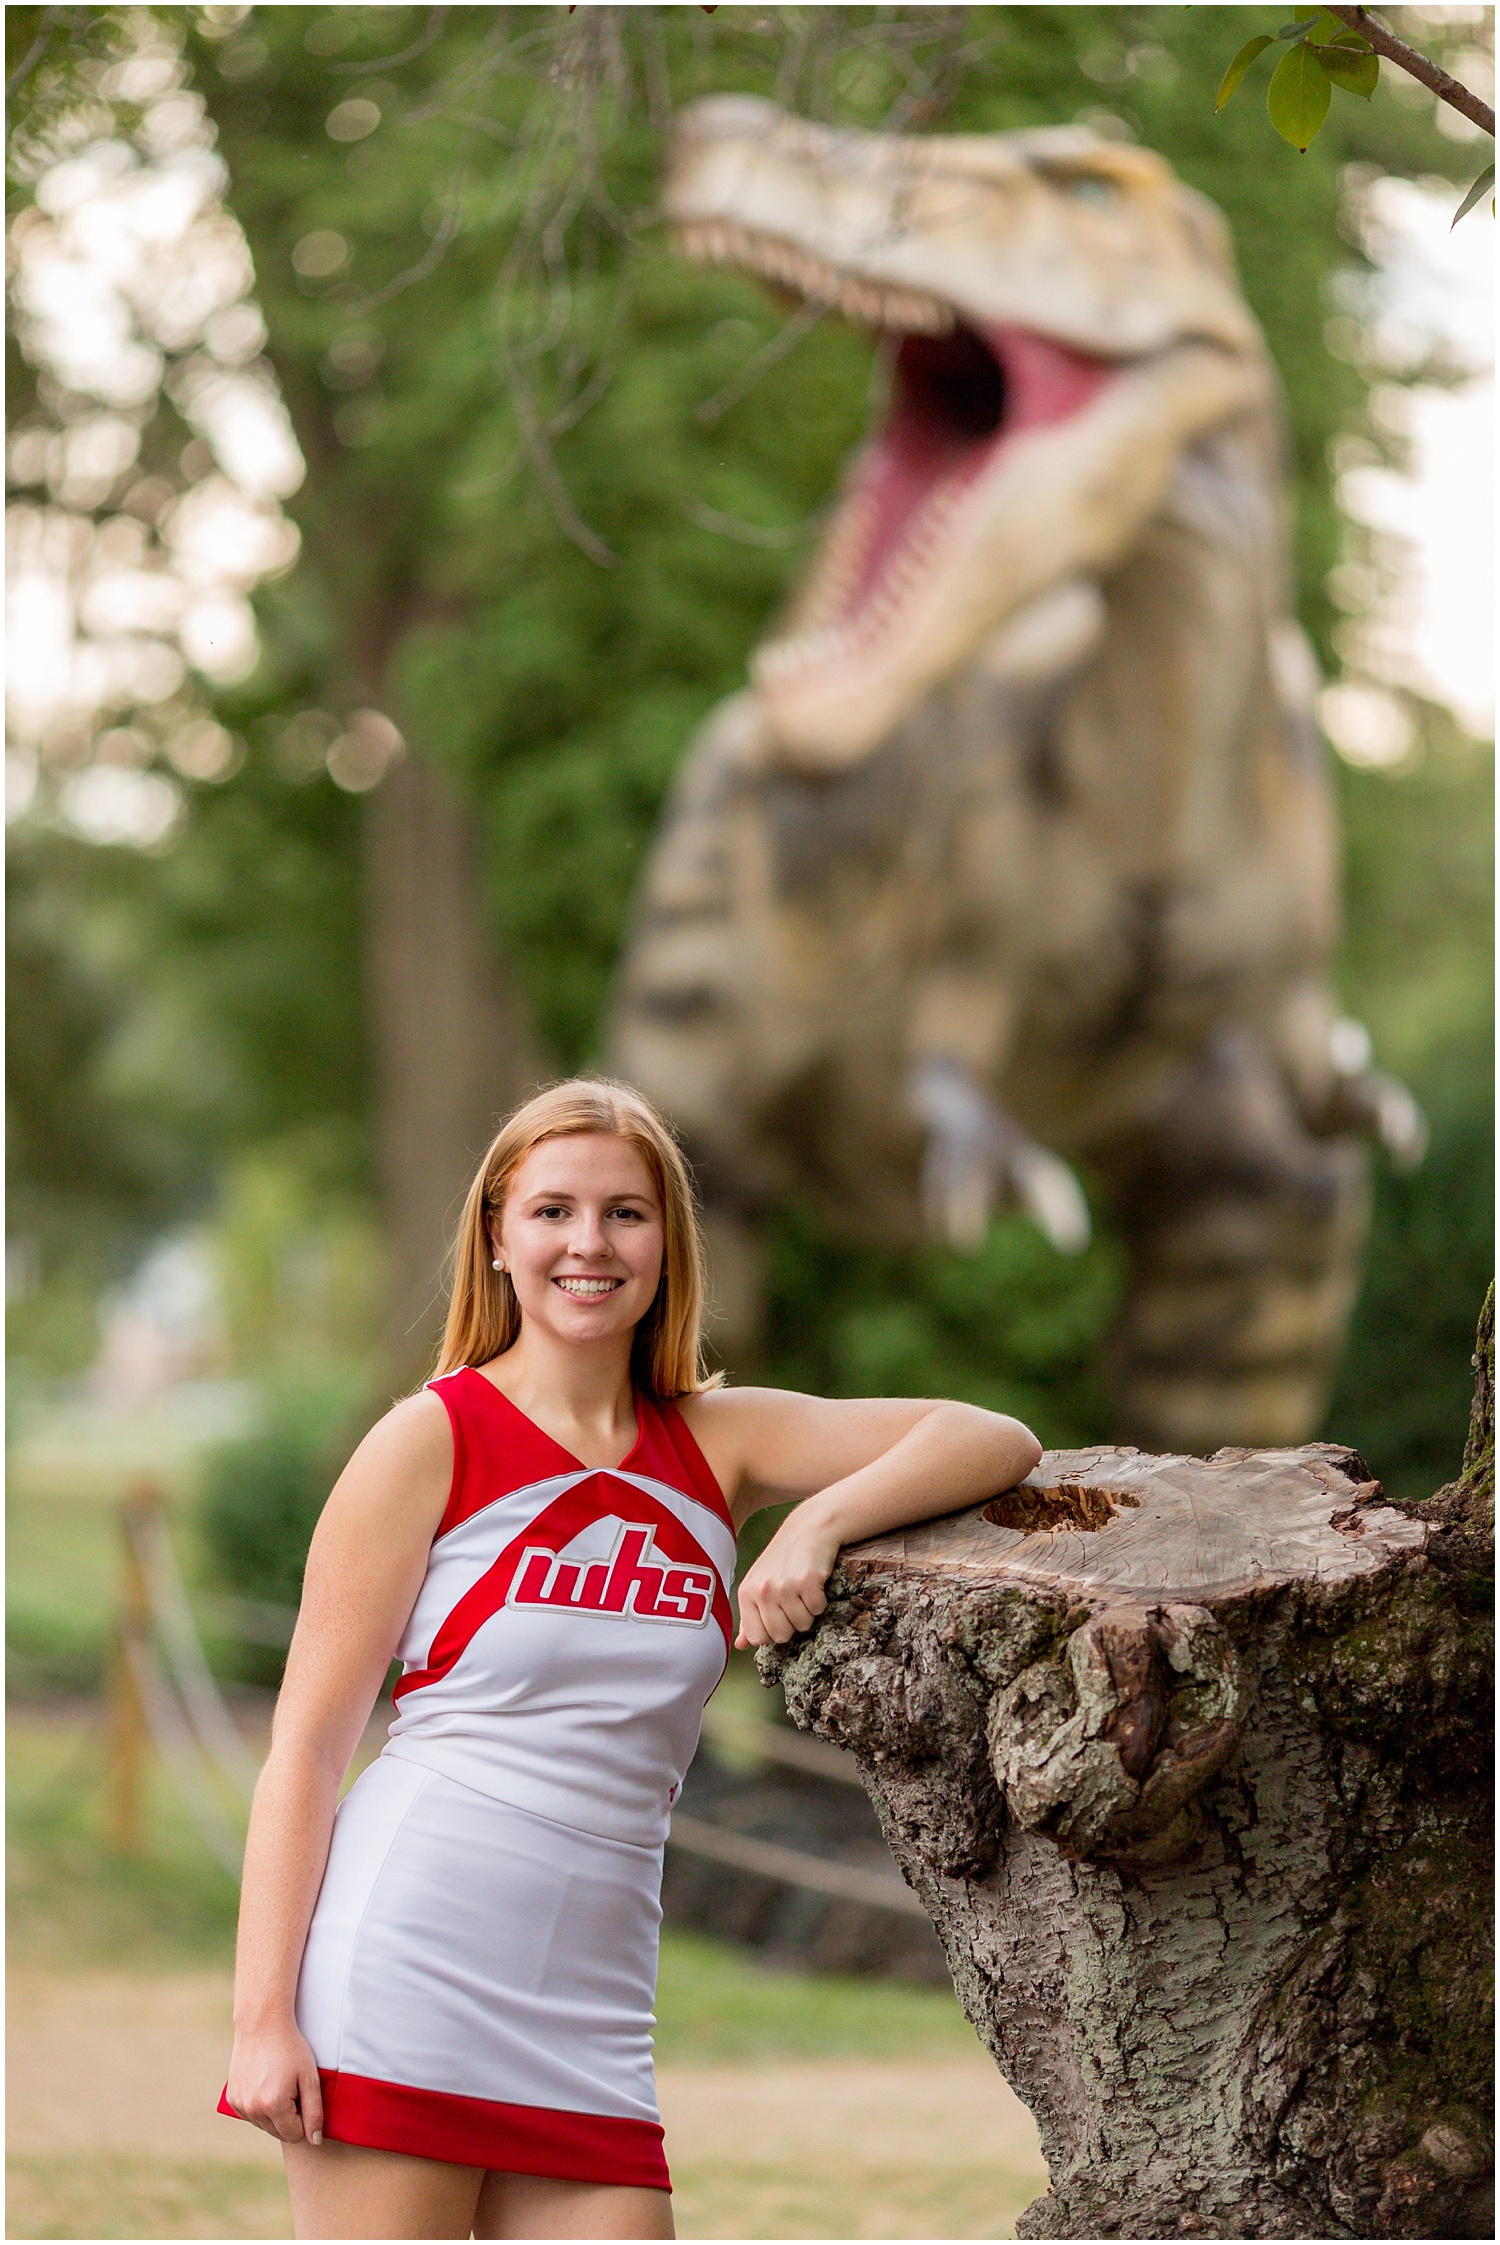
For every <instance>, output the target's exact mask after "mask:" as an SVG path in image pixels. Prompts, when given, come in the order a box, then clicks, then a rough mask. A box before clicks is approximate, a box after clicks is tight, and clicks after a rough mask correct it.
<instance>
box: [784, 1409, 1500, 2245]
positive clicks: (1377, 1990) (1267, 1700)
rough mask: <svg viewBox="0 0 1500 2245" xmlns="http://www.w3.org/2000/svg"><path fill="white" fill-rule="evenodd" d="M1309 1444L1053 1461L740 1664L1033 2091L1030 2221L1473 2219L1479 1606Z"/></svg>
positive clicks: (1354, 1459)
mask: <svg viewBox="0 0 1500 2245" xmlns="http://www.w3.org/2000/svg"><path fill="white" fill-rule="evenodd" d="M1433 1506H1434V1508H1435V1509H1434V1510H1433V1513H1432V1516H1431V1517H1428V1518H1424V1517H1422V1516H1421V1515H1422V1512H1423V1508H1420V1507H1419V1508H1413V1509H1411V1510H1407V1509H1403V1508H1399V1507H1396V1506H1393V1505H1390V1504H1387V1503H1386V1502H1384V1501H1383V1498H1382V1492H1381V1490H1380V1487H1379V1485H1378V1483H1376V1482H1375V1480H1374V1479H1373V1477H1372V1476H1371V1474H1370V1472H1369V1470H1368V1468H1367V1467H1366V1465H1365V1464H1364V1462H1363V1460H1362V1459H1360V1458H1359V1457H1358V1456H1357V1454H1356V1453H1355V1452H1353V1451H1351V1450H1348V1449H1344V1448H1340V1447H1338V1446H1336V1445H1332V1444H1326V1443H1314V1444H1310V1445H1308V1446H1307V1447H1305V1448H1302V1449H1297V1450H1258V1451H1245V1450H1221V1451H1220V1452H1218V1453H1217V1455H1216V1456H1214V1457H1212V1458H1207V1459H1203V1458H1192V1457H1164V1458H1159V1457H1151V1456H1148V1455H1146V1454H1144V1453H1142V1452H1140V1451H1136V1450H1129V1449H1105V1448H1100V1449H1090V1450H1075V1451H1065V1452H1052V1453H1049V1454H1048V1455H1047V1456H1046V1457H1044V1458H1043V1460H1042V1462H1041V1464H1040V1465H1039V1466H1038V1468H1037V1469H1036V1471H1035V1472H1034V1473H1033V1474H1032V1475H1030V1476H1029V1477H1028V1479H1027V1481H1026V1482H1024V1483H1023V1484H1021V1486H1020V1487H1019V1488H1017V1489H1014V1490H1011V1491H1008V1492H1007V1493H1006V1494H1004V1495H1003V1496H1000V1497H996V1498H992V1499H991V1500H989V1502H988V1503H987V1504H984V1505H978V1506H974V1507H972V1508H971V1509H969V1510H967V1511H965V1512H961V1513H957V1514H954V1515H952V1516H950V1517H948V1518H945V1519H939V1520H933V1521H929V1522H926V1523H924V1524H922V1525H920V1526H918V1527H914V1528H910V1529H906V1530H903V1531H900V1532H898V1533H895V1534H891V1535H886V1536H880V1537H876V1538H874V1539H872V1540H871V1541H869V1542H866V1543H862V1544H859V1545H856V1546H854V1547H851V1548H850V1549H849V1550H847V1551H845V1552H844V1553H843V1554H842V1556H841V1559H840V1563H839V1566H838V1568H837V1569H836V1570H835V1573H834V1575H833V1577H832V1578H831V1580H830V1584H829V1590H830V1599H829V1605H828V1608H827V1611H826V1612H825V1613H824V1614H823V1615H822V1616H821V1617H820V1618H819V1621H818V1623H817V1625H816V1626H815V1627H814V1629H813V1630H811V1631H810V1632H808V1633H807V1634H806V1635H805V1636H804V1637H801V1638H799V1639H796V1640H794V1641H793V1643H792V1644H791V1645H789V1646H786V1647H780V1648H770V1649H768V1651H767V1652H766V1653H763V1654H762V1655H761V1667H762V1673H763V1674H764V1675H765V1676H766V1677H767V1679H768V1680H770V1679H771V1678H773V1677H776V1678H779V1680H780V1681H781V1683H782V1684H783V1686H784V1688H785V1692H786V1700H787V1706H788V1708H789V1710H790V1712H791V1714H792V1717H793V1719H794V1721H796V1722H797V1723H799V1724H800V1725H801V1726H802V1727H804V1728H806V1729H809V1730H813V1731H816V1732H818V1733H819V1734H820V1735H822V1736H823V1737H826V1738H830V1739H832V1740H834V1741H835V1742H836V1743H838V1744H839V1745H841V1746H844V1747H847V1748H849V1749H850V1750H851V1751H852V1752H853V1753H854V1754H855V1755H856V1756H857V1757H858V1759H859V1763H860V1767H861V1770H862V1773H863V1775H864V1778H865V1782H866V1785H867V1787H868V1790H869V1792H870V1795H871V1798H872V1799H873V1800H874V1802H875V1806H876V1809H877V1811H878V1813H879V1815H880V1818H881V1822H882V1825H883V1828H884V1830H885V1833H886V1837H887V1839H888V1841H889V1843H890V1845H891V1848H892V1851H893V1853H894V1854H895V1856H896V1859H897V1861H898V1863H899V1864H900V1866H901V1868H902V1871H903V1872H904V1874H905V1876H906V1878H907V1879H908V1881H909V1883H910V1884H911V1885H912V1886H913V1887H914V1888H915V1889H916V1891H917V1893H918V1894H919V1895H920V1896H921V1898H922V1900H923V1902H924V1903H925V1905H926V1907H927V1909H928V1911H929V1913H930V1915H931V1917H932V1919H933V1922H934V1924H935V1925H936V1926H937V1929H938V1932H939V1934H940V1936H941V1937H942V1940H943V1943H944V1946H945V1949H946V1951H947V1955H948V1961H949V1967H950V1969H951V1971H952V1973H953V1977H954V1982H955V1985H956V1987H957V1989H958V1993H959V1996H960V2000H961V2001H962V2002H963V2004H964V2008H965V2010H966V2011H967V2012H968V2015H969V2017H970V2018H971V2020H972V2021H973V2022H974V2025H975V2026H976V2028H977V2029H978V2031H979V2033H980V2035H981V2036H982V2037H983V2039H984V2041H985V2043H986V2045H987V2047H988V2048H989V2050H990V2051H991V2053H992V2055H993V2056H994V2058H995V2059H996V2062H997V2063H998V2064H999V2065H1000V2067H1001V2069H1002V2071H1003V2072H1004V2073H1005V2075H1006V2077H1007V2078H1008V2079H1009V2080H1010V2081H1011V2083H1012V2084H1013V2085H1014V2087H1015V2088H1016V2089H1017V2090H1018V2091H1019V2092H1020V2094H1021V2095H1022V2096H1023V2097H1024V2098H1025V2100H1026V2102H1027V2103H1028V2104H1029V2105H1030V2106H1031V2108H1032V2110H1033V2112H1034V2113H1035V2114H1036V2117H1037V2120H1038V2123H1039V2126H1040V2128H1041V2134H1042V2141H1043V2148H1044V2150H1045V2152H1046V2155H1047V2161H1048V2166H1049V2169H1050V2171H1051V2176H1052V2189H1051V2191H1050V2193H1049V2194H1048V2195H1047V2196H1046V2197H1044V2198H1041V2199H1038V2200H1037V2201H1036V2202H1035V2204H1034V2206H1033V2207H1032V2208H1031V2209H1029V2211H1028V2214H1027V2216H1026V2217H1025V2219H1024V2220H1023V2223H1022V2234H1023V2235H1028V2236H1035V2237H1046V2236H1051V2237H1085V2236H1089V2237H1094V2236H1101V2235H1105V2236H1109V2235H1128V2236H1135V2237H1172V2236H1204V2237H1307V2236H1317V2237H1436V2236H1445V2237H1481V2236H1488V2235H1490V2234H1492V2230H1491V2226H1490V2220H1489V2214H1488V2210H1487V2205H1488V2200H1487V2193H1488V2182H1489V2174H1490V2165H1491V2151H1492V2146H1491V2136H1490V2131H1489V2124H1488V2117H1487V2116H1488V2112H1489V2090H1488V2080H1489V2041H1488V2037H1489V2029H1488V2024H1487V2012H1486V1991H1487V1986H1488V1980H1487V1964H1486V1962H1485V1958H1486V1944H1487V1939H1488V1909H1487V1896H1488V1891H1489V1872H1488V1841H1487V1818H1486V1809H1487V1805H1488V1797H1489V1778H1488V1774H1487V1773H1488V1758H1487V1757H1488V1733H1487V1720H1488V1705H1489V1699H1488V1693H1489V1686H1488V1681H1487V1678H1488V1668H1489V1622H1488V1616H1489V1605H1488V1599H1487V1596H1485V1595H1484V1594H1483V1593H1482V1591H1479V1590H1476V1587H1475V1575H1474V1569H1473V1567H1472V1566H1471V1565H1469V1564H1468V1559H1469V1557H1470V1556H1471V1555H1470V1554H1468V1551H1467V1547H1465V1563H1464V1565H1463V1566H1456V1565H1454V1564H1450V1563H1445V1538H1447V1539H1449V1540H1450V1541H1451V1537H1452V1531H1450V1530H1449V1529H1448V1528H1446V1527H1445V1526H1444V1525H1442V1516H1441V1511H1440V1507H1439V1500H1433Z"/></svg>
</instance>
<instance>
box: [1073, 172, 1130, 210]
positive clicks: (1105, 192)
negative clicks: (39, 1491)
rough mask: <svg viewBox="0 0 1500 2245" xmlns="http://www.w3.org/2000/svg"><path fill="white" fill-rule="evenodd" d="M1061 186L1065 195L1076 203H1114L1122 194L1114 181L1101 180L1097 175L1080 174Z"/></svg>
mask: <svg viewBox="0 0 1500 2245" xmlns="http://www.w3.org/2000/svg"><path fill="white" fill-rule="evenodd" d="M1061 185H1062V191H1063V193H1064V194H1065V195H1066V196H1068V197H1069V199H1070V200H1071V201H1073V202H1075V203H1112V202H1114V201H1115V199H1116V197H1117V196H1118V195H1119V192H1120V190H1119V189H1118V187H1116V185H1115V183H1114V181H1113V180H1112V179H1100V178H1099V177H1098V175H1097V173H1088V172H1085V173H1080V174H1078V175H1076V176H1075V177H1074V178H1072V179H1065V180H1063V181H1062V182H1061Z"/></svg>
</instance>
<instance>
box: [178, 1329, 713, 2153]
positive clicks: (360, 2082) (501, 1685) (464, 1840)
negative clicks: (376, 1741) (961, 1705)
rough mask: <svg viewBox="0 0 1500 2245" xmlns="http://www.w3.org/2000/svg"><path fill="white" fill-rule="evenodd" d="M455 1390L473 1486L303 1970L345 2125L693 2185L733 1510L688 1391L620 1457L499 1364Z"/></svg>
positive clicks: (459, 1466) (331, 2101) (330, 2088)
mask: <svg viewBox="0 0 1500 2245" xmlns="http://www.w3.org/2000/svg"><path fill="white" fill-rule="evenodd" d="M430 1385H431V1387H432V1389H433V1392H434V1393H435V1394H437V1395H438V1396H440V1397H441V1399H442V1401H443V1403H444V1405H445V1406H446V1408H447V1411H448V1416H449V1419H450V1421H451V1422H452V1428H453V1484H452V1490H451V1494H450V1496H449V1499H448V1506H447V1510H446V1511H445V1512H444V1514H443V1517H442V1520H441V1521H440V1522H439V1524H438V1529H437V1533H436V1535H435V1537H434V1538H433V1544H432V1551H431V1555H430V1557H429V1560H428V1564H427V1574H426V1579H425V1580H424V1582H423V1585H422V1588H421V1590H420V1592H419V1593H418V1596H417V1601H416V1604H415V1606H414V1607H413V1609H412V1614H411V1619H410V1621H409V1622H408V1623H407V1626H406V1631H405V1634H404V1636H403V1637H402V1640H401V1644H400V1646H399V1648H398V1650H399V1657H400V1660H401V1663H402V1669H403V1674H402V1677H401V1681H400V1682H399V1684H398V1685H397V1686H396V1691H395V1702H396V1719H395V1721H394V1722H393V1723H392V1725H391V1728H390V1734H389V1737H388V1739H387V1742H386V1745H385V1747H384V1749H383V1751H382V1753H381V1755H380V1758H379V1759H378V1760H377V1761H375V1762H374V1763H372V1764H371V1766H370V1767H369V1768H368V1769H367V1770H366V1771H365V1772H364V1774H363V1776H361V1777H360V1778H359V1780H358V1781H357V1783H356V1784H355V1785H354V1786H353V1788H352V1789H351V1791H350V1793H349V1795H348V1797H347V1799H345V1800H344V1801H343V1802H342V1803H341V1805H340V1807H339V1809H338V1812H337V1815H336V1816H335V1819H334V1828H333V1838H332V1842H331V1845H330V1848H329V1854H328V1868H327V1870H326V1872H325V1873H324V1877H323V1884H322V1888H321V1890H320V1892H319V1895H318V1901H317V1906H316V1909H315V1910H314V1913H313V1919H312V1924H311V1927H310V1928H309V1931H308V1937H307V1946H306V1949H305V1952H304V1955H303V1961H302V1972H301V1978H300V1981H299V1983H298V1989H297V2022H298V2025H299V2027H300V2028H301V2030H302V2032H303V2034H304V2035H305V2036H306V2037H307V2040H308V2041H309V2043H310V2044H311V2045H312V2048H313V2051H314V2053H315V2055H316V2057H317V2060H318V2068H319V2072H320V2075H321V2077H322V2083H323V2100H324V2108H323V2109H324V2122H323V2132H324V2134H325V2136H328V2137H331V2138H333V2139H335V2140H336V2141H339V2142H342V2143H352V2144H370V2145H375V2146H378V2147H381V2148H384V2149H387V2150H391V2151H404V2152H417V2153H420V2154H422V2155H423V2156H425V2157H427V2158H429V2159H443V2160H454V2161H457V2162H459V2163H461V2164H463V2165H467V2166H475V2167H485V2168H492V2169H501V2170H506V2171H509V2172H512V2173H520V2174H531V2175H555V2176H560V2177H564V2178H567V2179H570V2180H574V2181H579V2182H596V2183H631V2184H646V2185H650V2186H654V2187H656V2188H658V2189H663V2190H665V2189H669V2188H670V2187H671V2186H670V2182H669V2178H668V2174H667V2166H666V2161H665V2159H664V2157H663V2154H662V2130H661V2123H660V2120H659V2118H658V2116H657V2110H656V2093H655V2085H654V2079H653V2072H652V2058H651V2027H652V2024H653V2019H652V2004H653V2001H654V1997H655V1990H656V1956H657V1929H658V1926H659V1924H660V1920H661V1872H662V1847H663V1842H664V1840H665V1838H666V1830H667V1819H668V1813H669V1810H670V1807H671V1804H672V1802H673V1801H674V1800H675V1799H676V1797H677V1793H678V1790H679V1788H680V1786H681V1783H682V1780H683V1777H684V1775H685V1774H686V1771H687V1766H688V1763H689V1762H690V1761H691V1759H692V1756H693V1750H694V1748H695V1746H696V1744H697V1739H698V1730H699V1725H700V1722H701V1720H702V1715H703V1708H704V1704H705V1702H706V1701H707V1699H708V1696H709V1694H710V1693H711V1692H712V1690H713V1689H714V1687H715V1685H716V1684H717V1683H718V1681H719V1679H720V1677H721V1676H722V1675H723V1673H724V1669H725V1666H726V1664H727V1661H728V1657H729V1646H730V1642H731V1635H732V1626H731V1622H730V1612H729V1586H730V1583H731V1581H732V1580H733V1574H734V1530H733V1526H732V1524H731V1521H730V1517H729V1512H728V1508H727V1506H726V1505H725V1502H724V1498H723V1495H722V1493H721V1491H720V1489H719V1486H718V1483H717V1482H716V1481H715V1479H714V1477H713V1474H712V1473H711V1471H710V1470H709V1467H708V1465H707V1463H706V1461H705V1459H704V1457H703V1454H702V1452H701V1451H700V1450H699V1448H698V1445H697V1443H696V1442H695V1441H694V1440H693V1437H692V1435H691V1434H690V1433H689V1432H688V1429H687V1427H686V1426H685V1424H684V1423H683V1420H682V1418H681V1416H680V1414H679V1413H678V1411H677V1410H676V1408H675V1407H674V1406H673V1405H671V1404H664V1403H659V1402H653V1401H652V1400H651V1399H650V1398H649V1397H647V1396H645V1395H641V1394H638V1395H637V1397H636V1414H637V1423H638V1429H639V1431H638V1434H637V1438H636V1442H635V1446H634V1448H633V1449H632V1450H631V1452H630V1455H629V1456H628V1457H627V1458H626V1459H625V1460H624V1461H623V1463H622V1464H620V1465H618V1466H613V1467H609V1468H599V1469H595V1468H592V1467H588V1466H583V1465H580V1464H579V1462H578V1460H577V1459H576V1458H574V1457H572V1456H571V1455H570V1454H569V1452H568V1451H566V1450H564V1449H563V1448H562V1447H561V1445H560V1444H558V1443H556V1442H554V1441H553V1440H552V1437H551V1436H550V1435H548V1434H545V1433H543V1431H542V1429H541V1428H540V1427H539V1426H537V1425H536V1424H535V1422H534V1421H533V1420H531V1419H529V1418H527V1417H526V1415H525V1413H524V1412H522V1411H520V1410H519V1409H518V1408H517V1407H516V1405H515V1404H513V1403H512V1402H510V1400H509V1399H508V1398H507V1397H506V1396H504V1395H502V1393H501V1392H500V1390H499V1388H497V1387H496V1386H495V1385H494V1383H493V1382H492V1381H490V1380H487V1379H486V1378H485V1377H484V1375H483V1374H482V1373H480V1372H476V1371H473V1370H472V1369H469V1368H465V1369H464V1370H461V1371H458V1372H450V1373H446V1374H445V1375H444V1376H443V1377H442V1378H440V1379H437V1380H434V1381H432V1382H431V1383H430ZM220 2109H221V2111H226V2112H228V2111H231V2110H232V2107H230V2106H229V2105H227V2104H226V2103H224V2102H222V2101H221V2105H220Z"/></svg>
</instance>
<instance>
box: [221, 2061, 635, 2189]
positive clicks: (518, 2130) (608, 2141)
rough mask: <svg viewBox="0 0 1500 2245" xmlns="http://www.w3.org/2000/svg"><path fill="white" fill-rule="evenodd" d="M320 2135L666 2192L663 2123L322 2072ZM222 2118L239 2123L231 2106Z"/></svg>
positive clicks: (470, 2163)
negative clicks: (560, 2109)
mask: <svg viewBox="0 0 1500 2245" xmlns="http://www.w3.org/2000/svg"><path fill="white" fill-rule="evenodd" d="M318 2078H319V2079H320V2081H321V2082H322V2084H323V2133H324V2135H325V2136H327V2137H329V2138H331V2139H332V2141H333V2142H335V2143H340V2144H365V2145H368V2146H369V2147H370V2148H371V2149H372V2150H375V2151H404V2152H412V2153H414V2154H415V2155H416V2156H417V2157H418V2158H419V2159H444V2160H450V2161H452V2162H453V2164H454V2165H456V2166H459V2167H486V2168H490V2169H493V2170H495V2171H496V2172H498V2173H501V2174H508V2175H550V2176H553V2177H555V2178H556V2179H557V2180H558V2181H559V2182H569V2183H616V2184H624V2185H626V2186H628V2187H630V2188H633V2189H644V2190H670V2189H671V2187H672V2179H671V2176H670V2175H669V2174H668V2172H667V2161H666V2154H665V2153H664V2151H663V2150H662V2129H661V2123H660V2121H653V2120H621V2119H618V2118H617V2117H615V2116H614V2115H613V2114H610V2113H594V2112H558V2111H555V2110H553V2109H552V2108H550V2107H548V2106H545V2105H502V2104H497V2103H494V2102H493V2101H492V2100H491V2099H490V2098H488V2097H460V2096H456V2095H454V2094H453V2093H452V2092H451V2091H449V2090H446V2089H414V2088H412V2087H411V2086H410V2085H409V2084H408V2083H405V2082H400V2081H376V2080H373V2079H371V2078H370V2077H369V2076H368V2075H365V2074H344V2073H332V2072H328V2073H324V2072H321V2071H320V2073H319V2077H318ZM219 2110H220V2112H221V2113H227V2114H228V2115H229V2117H230V2119H232V2120H238V2119H239V2118H240V2115H239V2114H238V2113H237V2112H236V2111H235V2109H234V2107H233V2105H231V2104H230V2103H229V2101H228V2096H227V2092H226V2094H225V2095H223V2096H221V2097H220V2099H219Z"/></svg>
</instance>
